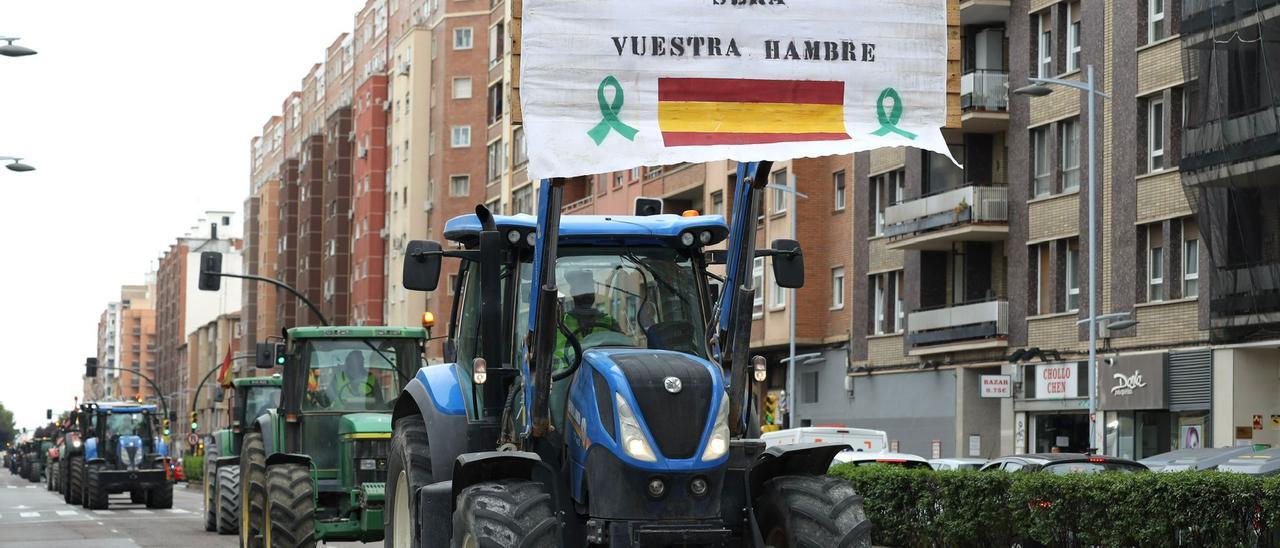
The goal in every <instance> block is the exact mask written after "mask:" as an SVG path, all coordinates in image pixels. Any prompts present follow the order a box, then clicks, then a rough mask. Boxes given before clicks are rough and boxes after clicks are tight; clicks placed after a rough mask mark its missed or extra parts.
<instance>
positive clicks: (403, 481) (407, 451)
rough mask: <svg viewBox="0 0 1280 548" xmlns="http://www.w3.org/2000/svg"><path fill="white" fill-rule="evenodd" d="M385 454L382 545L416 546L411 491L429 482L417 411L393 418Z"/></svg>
mask: <svg viewBox="0 0 1280 548" xmlns="http://www.w3.org/2000/svg"><path fill="white" fill-rule="evenodd" d="M388 456H389V457H390V462H388V463H387V498H386V501H387V513H386V516H385V518H384V519H383V524H382V538H383V545H384V546H385V548H417V547H418V546H422V545H423V542H422V531H421V529H420V528H418V527H417V521H418V520H417V519H415V518H416V516H417V515H418V514H417V511H418V501H417V500H415V499H416V497H415V496H414V493H417V492H418V489H420V488H421V487H422V486H424V485H427V484H428V483H431V450H430V448H429V446H428V445H427V424H426V422H424V421H423V420H422V416H421V415H410V416H408V417H404V418H402V419H400V420H398V421H396V423H395V426H394V427H393V429H392V435H391V449H390V452H389V455H388Z"/></svg>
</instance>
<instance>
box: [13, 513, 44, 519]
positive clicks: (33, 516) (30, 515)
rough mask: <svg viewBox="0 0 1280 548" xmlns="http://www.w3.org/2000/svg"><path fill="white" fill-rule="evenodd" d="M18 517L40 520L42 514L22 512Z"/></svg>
mask: <svg viewBox="0 0 1280 548" xmlns="http://www.w3.org/2000/svg"><path fill="white" fill-rule="evenodd" d="M18 515H19V516H22V517H24V518H38V517H40V512H20V513H19V514H18Z"/></svg>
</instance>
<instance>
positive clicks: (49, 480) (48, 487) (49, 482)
mask: <svg viewBox="0 0 1280 548" xmlns="http://www.w3.org/2000/svg"><path fill="white" fill-rule="evenodd" d="M57 469H58V465H57V464H56V463H54V464H52V465H50V466H49V470H48V471H46V472H45V473H44V490H45V491H52V490H53V471H54V470H57Z"/></svg>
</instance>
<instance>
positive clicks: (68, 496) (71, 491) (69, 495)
mask: <svg viewBox="0 0 1280 548" xmlns="http://www.w3.org/2000/svg"><path fill="white" fill-rule="evenodd" d="M83 469H84V457H71V463H70V464H69V465H68V466H67V489H66V492H65V496H64V499H63V500H65V501H66V502H67V504H80V501H81V500H83V495H82V494H81V489H83V485H84V483H82V481H83V479H82V478H81V475H82V474H84V471H83Z"/></svg>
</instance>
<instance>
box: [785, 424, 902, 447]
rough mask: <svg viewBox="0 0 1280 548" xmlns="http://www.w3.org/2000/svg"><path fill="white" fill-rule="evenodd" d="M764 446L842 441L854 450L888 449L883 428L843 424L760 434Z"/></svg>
mask: <svg viewBox="0 0 1280 548" xmlns="http://www.w3.org/2000/svg"><path fill="white" fill-rule="evenodd" d="M760 440H761V441H763V442H764V445H765V447H773V446H775V445H786V444H791V443H842V444H847V445H848V446H849V447H852V448H853V450H854V451H856V452H867V453H881V452H884V451H888V450H889V434H888V433H886V432H885V431H883V430H869V429H866V428H846V427H843V426H803V427H800V428H788V429H786V430H778V431H777V432H765V433H764V434H761V435H760Z"/></svg>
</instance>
